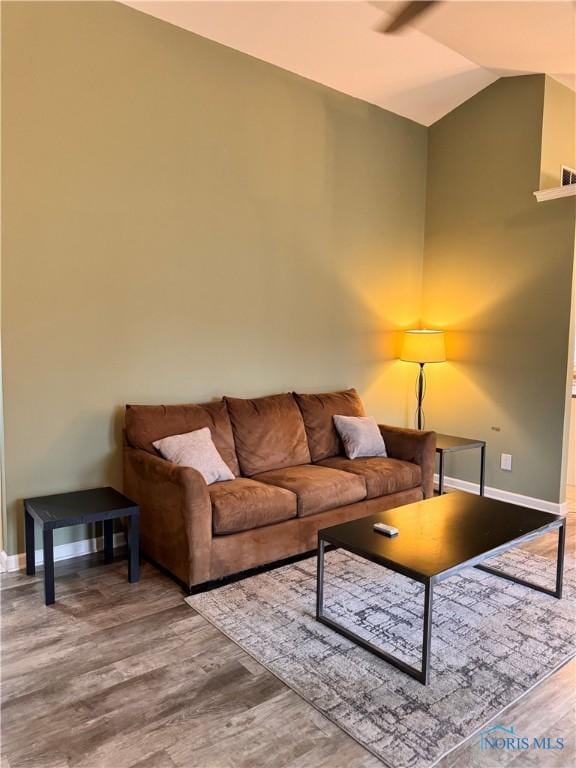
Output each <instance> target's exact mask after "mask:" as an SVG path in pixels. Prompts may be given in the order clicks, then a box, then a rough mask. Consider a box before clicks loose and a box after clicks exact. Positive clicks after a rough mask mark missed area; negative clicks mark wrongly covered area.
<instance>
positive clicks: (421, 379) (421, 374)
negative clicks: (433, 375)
mask: <svg viewBox="0 0 576 768" xmlns="http://www.w3.org/2000/svg"><path fill="white" fill-rule="evenodd" d="M418 365H419V366H420V371H419V373H418V410H417V411H416V414H417V418H418V429H422V427H423V423H422V422H423V420H424V419H423V416H424V413H423V411H422V401H423V400H424V365H425V363H418Z"/></svg>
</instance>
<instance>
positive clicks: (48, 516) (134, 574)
mask: <svg viewBox="0 0 576 768" xmlns="http://www.w3.org/2000/svg"><path fill="white" fill-rule="evenodd" d="M119 517H126V518H128V519H129V521H130V523H129V527H128V532H127V540H128V581H130V582H135V581H138V579H139V578H140V560H139V540H140V531H139V523H140V509H139V507H138V506H137V505H136V504H135V503H134V502H133V501H131V500H130V499H128V498H127V497H126V496H123V495H122V494H121V493H118V491H115V490H114V488H92V489H91V490H88V491H75V492H73V493H59V494H56V495H53V496H38V497H37V498H35V499H24V522H25V528H26V573H27V574H29V575H30V576H33V575H34V574H35V573H36V558H35V547H34V523H35V522H36V523H38V524H39V525H40V526H41V528H42V539H43V547H44V599H45V602H46V605H52V603H53V602H54V538H53V532H54V529H55V528H66V527H68V526H70V525H82V524H84V523H100V522H101V523H103V524H104V553H105V557H106V561H107V562H112V559H113V556H114V552H113V548H114V541H113V537H114V529H113V525H114V520H116V519H117V518H119Z"/></svg>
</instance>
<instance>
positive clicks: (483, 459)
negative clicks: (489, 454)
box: [480, 445, 486, 496]
mask: <svg viewBox="0 0 576 768" xmlns="http://www.w3.org/2000/svg"><path fill="white" fill-rule="evenodd" d="M485 478H486V446H485V445H483V446H482V447H481V448H480V496H484V485H485Z"/></svg>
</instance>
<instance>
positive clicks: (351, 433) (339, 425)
mask: <svg viewBox="0 0 576 768" xmlns="http://www.w3.org/2000/svg"><path fill="white" fill-rule="evenodd" d="M333 418H334V426H335V427H336V429H337V431H338V434H339V435H340V437H341V438H342V442H343V443H344V451H345V452H346V456H348V458H349V459H359V458H361V457H365V456H386V455H387V453H386V445H385V444H384V438H383V437H382V434H381V432H380V430H379V429H378V424H377V423H376V422H375V421H374V419H373V418H371V417H370V416H334V417H333Z"/></svg>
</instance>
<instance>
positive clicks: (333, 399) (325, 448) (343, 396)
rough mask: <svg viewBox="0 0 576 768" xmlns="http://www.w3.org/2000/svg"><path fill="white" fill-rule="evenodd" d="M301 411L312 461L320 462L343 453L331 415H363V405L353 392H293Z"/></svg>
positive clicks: (353, 390)
mask: <svg viewBox="0 0 576 768" xmlns="http://www.w3.org/2000/svg"><path fill="white" fill-rule="evenodd" d="M294 397H295V398H296V402H297V403H298V406H299V408H300V411H301V412H302V417H303V419H304V424H305V427H306V434H307V436H308V445H309V447H310V455H311V457H312V461H322V460H323V459H329V458H331V457H332V456H337V455H338V454H339V453H342V441H341V440H340V436H339V435H338V432H337V430H336V427H335V426H334V418H333V417H334V416H365V415H366V414H365V412H364V406H363V404H362V400H360V396H359V395H358V392H356V390H355V389H347V390H345V391H344V392H326V393H325V394H321V395H301V394H298V393H296V392H294Z"/></svg>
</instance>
